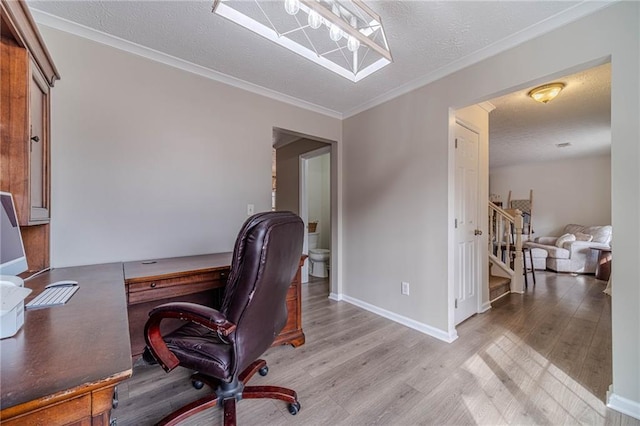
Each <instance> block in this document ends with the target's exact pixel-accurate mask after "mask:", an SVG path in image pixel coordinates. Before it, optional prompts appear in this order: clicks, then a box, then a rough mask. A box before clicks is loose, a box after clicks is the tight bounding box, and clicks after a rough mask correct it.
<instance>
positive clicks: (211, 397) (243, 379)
mask: <svg viewBox="0 0 640 426" xmlns="http://www.w3.org/2000/svg"><path fill="white" fill-rule="evenodd" d="M267 371H268V368H267V362H266V361H265V360H263V359H259V360H257V361H254V362H253V363H252V364H251V365H249V367H247V368H246V369H245V370H244V371H243V372H242V373H241V374H240V376H238V378H237V379H236V380H235V381H233V382H231V383H224V382H220V381H219V380H217V379H215V378H213V377H210V376H206V375H204V374H200V373H196V374H194V375H193V376H191V380H192V381H193V382H194V383H195V382H202V383H205V384H207V385H208V386H209V387H211V388H212V389H215V391H214V392H212V393H210V394H208V395H206V396H204V397H202V398H200V399H198V400H196V401H193V402H192V403H190V404H187V405H185V406H184V407H182V408H180V409H178V410H176V411H174V412H173V413H171V414H169V415H168V416H166V417H165V418H164V419H162V420H161V421H160V422H158V425H162V426H164V425H167V426H168V425H177V424H178V423H180V422H182V421H184V420H185V419H187V418H189V417H191V416H193V415H194V414H197V413H199V412H201V411H204V410H206V409H208V408H211V407H215V406H216V405H219V406H222V409H223V412H224V425H225V426H234V425H235V424H236V401H240V400H241V399H261V398H269V399H279V400H281V401H284V402H287V403H288V404H289V405H288V409H289V413H291V414H293V415H295V414H297V413H298V411H300V402H298V395H297V394H296V392H295V391H294V390H291V389H287V388H283V387H280V386H245V383H247V382H248V381H249V380H250V379H251V378H252V377H253V376H254V375H255V374H256V373H257V372H260V374H261V375H263V376H264V375H266V374H267ZM194 386H195V385H194ZM196 387H197V386H196ZM200 387H201V386H200ZM197 388H199V387H197Z"/></svg>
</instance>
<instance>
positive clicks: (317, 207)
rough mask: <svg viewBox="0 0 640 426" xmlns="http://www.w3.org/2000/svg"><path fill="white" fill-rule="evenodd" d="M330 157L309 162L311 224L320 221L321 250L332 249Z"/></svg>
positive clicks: (324, 155) (319, 244)
mask: <svg viewBox="0 0 640 426" xmlns="http://www.w3.org/2000/svg"><path fill="white" fill-rule="evenodd" d="M329 161H330V155H329V154H328V153H327V154H323V155H320V156H318V157H314V158H312V159H310V160H309V163H308V164H309V175H308V195H309V222H311V221H318V228H317V232H319V233H320V239H319V241H318V247H319V248H330V247H331V223H330V222H331V220H330V217H331V199H330V184H331V181H330V175H329V173H330V170H331V169H330V164H329Z"/></svg>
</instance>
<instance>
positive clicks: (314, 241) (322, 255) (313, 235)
mask: <svg viewBox="0 0 640 426" xmlns="http://www.w3.org/2000/svg"><path fill="white" fill-rule="evenodd" d="M308 235H309V266H310V268H309V275H311V276H312V277H319V278H326V277H327V276H328V273H327V272H328V269H329V259H330V257H331V256H330V254H331V251H330V250H327V249H322V248H317V247H318V238H319V236H320V234H319V233H318V232H309V234H308Z"/></svg>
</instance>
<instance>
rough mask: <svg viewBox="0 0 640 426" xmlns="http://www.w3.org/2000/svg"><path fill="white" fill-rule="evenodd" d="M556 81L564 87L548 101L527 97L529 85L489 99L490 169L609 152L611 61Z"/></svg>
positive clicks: (555, 80)
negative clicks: (563, 145) (543, 102)
mask: <svg viewBox="0 0 640 426" xmlns="http://www.w3.org/2000/svg"><path fill="white" fill-rule="evenodd" d="M553 82H562V83H565V84H566V87H565V88H564V90H563V91H562V92H560V94H559V95H558V97H557V98H555V99H554V100H552V101H551V102H549V103H547V104H541V103H539V102H535V101H534V100H533V99H531V98H530V97H529V96H527V93H528V92H529V90H530V89H531V88H526V89H523V90H520V91H517V92H514V93H511V94H508V95H505V96H502V97H499V98H496V99H492V100H491V101H490V102H491V103H492V104H493V105H494V106H495V107H496V109H495V110H493V111H492V112H491V113H490V114H489V141H490V143H489V167H490V168H493V167H502V166H509V165H516V164H522V163H530V162H536V161H550V160H559V159H565V158H572V157H583V156H590V155H599V154H602V155H604V154H607V153H609V152H610V151H611V64H609V63H607V64H604V65H600V66H598V67H595V68H591V69H588V70H585V71H582V72H579V73H576V74H572V75H569V76H565V77H560V78H556V79H554V80H553ZM565 143H569V144H571V145H570V146H567V147H557V144H565Z"/></svg>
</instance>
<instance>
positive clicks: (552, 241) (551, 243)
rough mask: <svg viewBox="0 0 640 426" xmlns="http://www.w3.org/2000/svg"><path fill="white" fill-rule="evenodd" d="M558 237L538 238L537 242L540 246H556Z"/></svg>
mask: <svg viewBox="0 0 640 426" xmlns="http://www.w3.org/2000/svg"><path fill="white" fill-rule="evenodd" d="M557 240H558V237H538V238H536V239H535V242H536V243H538V244H544V245H545V246H555V245H556V241H557Z"/></svg>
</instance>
